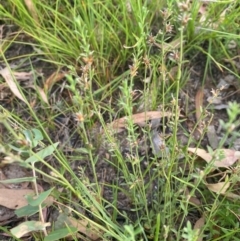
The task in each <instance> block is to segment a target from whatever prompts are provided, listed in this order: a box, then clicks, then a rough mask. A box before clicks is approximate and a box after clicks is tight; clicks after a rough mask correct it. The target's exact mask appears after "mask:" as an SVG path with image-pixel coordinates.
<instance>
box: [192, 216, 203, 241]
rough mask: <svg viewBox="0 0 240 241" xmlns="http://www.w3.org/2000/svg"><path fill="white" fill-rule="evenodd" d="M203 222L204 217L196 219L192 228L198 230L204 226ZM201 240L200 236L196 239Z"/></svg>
mask: <svg viewBox="0 0 240 241" xmlns="http://www.w3.org/2000/svg"><path fill="white" fill-rule="evenodd" d="M204 224H205V218H204V217H201V218H199V219H198V220H197V221H196V223H195V224H194V227H193V229H194V230H200V229H201V228H202V227H203V226H204ZM202 240H203V238H202V236H199V237H198V239H197V241H202Z"/></svg>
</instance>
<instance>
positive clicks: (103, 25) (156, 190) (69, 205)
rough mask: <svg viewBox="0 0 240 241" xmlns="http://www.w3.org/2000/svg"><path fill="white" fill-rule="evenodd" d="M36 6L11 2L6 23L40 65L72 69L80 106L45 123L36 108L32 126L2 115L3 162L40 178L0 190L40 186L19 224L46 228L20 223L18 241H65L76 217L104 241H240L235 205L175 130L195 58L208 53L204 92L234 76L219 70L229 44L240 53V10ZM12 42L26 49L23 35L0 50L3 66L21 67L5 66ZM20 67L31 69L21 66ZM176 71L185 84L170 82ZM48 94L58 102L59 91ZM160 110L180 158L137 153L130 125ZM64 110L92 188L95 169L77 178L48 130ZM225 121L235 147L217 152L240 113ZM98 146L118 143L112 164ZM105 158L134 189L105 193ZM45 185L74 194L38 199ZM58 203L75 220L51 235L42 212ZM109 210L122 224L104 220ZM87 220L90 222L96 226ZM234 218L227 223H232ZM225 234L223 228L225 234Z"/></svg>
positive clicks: (139, 4)
mask: <svg viewBox="0 0 240 241" xmlns="http://www.w3.org/2000/svg"><path fill="white" fill-rule="evenodd" d="M29 2H31V3H32V6H31V7H29V6H28V5H27V1H22V0H9V1H6V2H5V3H3V4H2V5H0V15H1V16H2V18H3V19H4V21H6V23H7V24H14V25H17V26H18V28H19V31H20V32H22V33H24V34H25V35H26V36H28V38H31V43H30V45H31V46H32V47H33V49H34V54H33V55H34V56H35V57H38V58H41V59H43V60H44V61H47V62H50V63H52V64H54V65H57V66H58V68H60V69H64V70H66V72H67V74H66V76H65V77H66V82H64V85H63V86H61V88H63V89H65V90H67V91H68V94H69V96H70V97H71V102H69V103H70V104H69V103H67V100H66V103H64V104H63V103H60V104H61V105H60V104H59V103H58V104H59V105H58V106H57V104H56V103H53V106H50V105H49V106H47V108H45V106H44V107H42V106H41V108H42V109H43V110H44V115H45V116H46V118H45V119H44V118H41V113H37V112H36V111H35V109H34V108H33V107H32V106H31V105H30V104H27V105H26V106H25V107H26V110H25V111H26V112H27V113H28V115H29V116H30V117H31V121H29V122H25V121H24V120H22V119H21V117H20V116H18V114H17V112H16V110H15V109H14V108H13V109H12V111H11V113H10V112H8V111H6V109H5V108H3V107H1V113H0V122H1V124H2V125H3V126H4V128H5V129H6V131H7V133H8V134H9V135H8V140H9V141H7V143H5V144H4V143H0V151H1V153H2V154H3V156H4V158H5V156H6V157H8V160H9V159H10V161H12V162H18V163H20V165H22V166H24V167H25V168H31V170H32V174H33V175H32V177H26V178H19V179H10V180H1V181H0V183H3V184H8V183H21V182H23V181H24V182H26V181H28V182H31V183H33V186H34V188H35V192H36V196H34V197H27V201H28V205H27V206H26V207H23V208H21V209H18V210H16V211H15V213H16V214H17V215H18V217H24V216H26V217H28V216H32V215H33V214H36V213H38V212H39V216H40V219H41V222H36V221H31V222H29V221H27V222H24V223H22V224H20V225H19V226H17V227H15V228H13V229H11V232H12V235H13V236H16V237H21V236H20V235H23V234H24V233H28V232H32V231H39V230H43V231H44V234H45V238H43V240H44V241H48V240H59V239H61V238H64V237H66V236H68V235H69V234H70V235H72V234H74V233H75V232H77V231H78V230H77V229H76V228H74V227H71V226H70V225H69V223H67V222H65V221H66V219H67V217H68V215H69V216H71V215H72V216H74V217H76V218H77V219H78V220H84V221H87V223H88V224H89V226H91V227H93V229H94V230H95V229H96V230H98V231H99V236H102V237H100V238H103V239H104V240H109V241H110V240H113V239H114V240H129V241H130V240H131V241H137V240H142V241H147V240H154V241H158V240H182V238H184V239H185V240H189V241H195V240H198V238H199V237H200V236H204V235H205V233H207V234H208V237H210V238H212V240H214V235H215V234H216V233H217V235H218V237H219V238H218V240H220V238H224V240H227V239H228V240H233V238H234V235H236V234H238V231H235V230H239V225H238V224H236V222H235V221H237V218H236V217H238V214H237V213H238V209H237V208H236V206H237V205H235V204H234V203H233V202H229V201H227V200H226V198H223V197H222V196H221V195H216V194H213V193H212V192H210V191H209V190H206V186H205V182H204V181H205V180H204V177H205V176H204V175H207V174H208V172H209V171H210V170H207V169H206V170H203V171H201V172H200V171H199V170H198V168H196V166H195V163H194V160H193V158H192V156H191V155H190V154H189V153H188V152H187V147H188V146H186V147H184V148H182V147H181V148H179V143H178V139H177V131H178V128H179V111H180V107H179V99H180V97H181V96H180V92H181V88H182V87H183V85H184V84H187V77H188V76H189V69H188V68H187V67H186V66H187V65H188V63H189V61H191V58H192V56H194V54H195V53H199V52H201V53H202V54H203V55H204V56H205V57H206V65H205V66H206V67H205V73H204V76H203V80H202V81H203V83H204V82H205V80H206V75H207V73H208V71H209V69H210V68H211V65H216V66H217V67H218V68H219V69H220V70H224V69H225V70H229V67H226V66H224V65H223V64H221V63H220V61H219V60H221V59H224V58H227V57H229V56H228V55H229V53H228V51H227V46H228V44H229V43H230V42H231V40H234V41H235V42H236V43H238V44H239V41H240V37H239V35H238V27H239V20H238V16H239V6H238V3H236V2H237V1H236V2H235V1H215V2H211V3H210V4H209V6H208V11H206V10H205V9H204V8H203V7H202V4H201V1H197V0H196V1H172V0H165V1H160V0H152V1H140V0H138V1H136V0H129V1H114V0H104V1H93V0H86V1H80V0H73V1H67V0H64V1H60V0H57V1H48V0H42V1H29ZM190 2H192V5H191V3H190ZM199 12H200V14H199ZM222 16H224V17H222ZM21 41H22V40H21ZM14 43H19V40H18V36H16V39H15V38H11V37H8V38H7V39H6V40H3V44H2V43H1V44H2V52H1V53H0V54H1V55H0V56H1V57H2V59H3V62H11V61H12V59H11V57H8V58H7V57H6V56H5V55H6V52H7V51H8V50H9V49H10V48H11V45H12V44H14ZM21 44H24V41H23V43H22V42H21ZM28 57H29V58H30V56H28ZM14 58H15V59H18V58H19V59H21V58H23V56H21V55H19V56H16V57H14ZM6 64H8V63H6ZM185 67H186V68H185ZM234 68H235V67H234V66H232V70H231V72H232V73H233V74H234V75H235V76H237V75H238V73H237V71H236V69H234ZM172 70H175V71H176V73H175V74H172ZM139 93H140V94H139ZM38 94H39V93H38ZM47 94H49V95H50V94H51V93H50V91H49V93H47ZM58 94H59V95H60V93H57V94H56V95H58ZM138 95H140V96H141V98H138ZM38 97H39V96H38ZM29 101H30V100H29ZM64 101H65V100H64ZM39 105H41V104H39ZM158 107H159V108H162V109H161V110H163V111H166V110H167V111H168V110H170V113H171V116H172V117H171V118H169V120H167V121H166V120H165V119H164V120H163V134H165V130H166V129H167V128H169V129H171V130H172V135H171V137H170V138H169V141H168V145H169V149H170V151H169V152H168V153H167V152H164V151H163V154H161V155H159V156H153V157H149V156H148V155H146V157H145V158H143V157H142V156H141V155H139V153H140V151H141V146H138V145H137V144H136V143H138V142H139V134H138V131H139V129H137V128H136V125H135V124H134V121H133V119H132V118H131V116H132V114H133V113H134V112H140V111H139V110H141V111H146V112H147V111H150V110H153V109H154V110H157V108H158ZM39 108H40V107H39ZM56 109H58V110H60V112H61V113H62V114H66V113H67V114H68V115H70V116H73V117H74V118H75V121H76V122H77V124H76V130H74V134H77V135H79V136H80V137H81V141H82V142H83V143H84V144H83V146H82V147H80V148H78V149H76V150H73V152H74V151H75V152H74V154H75V153H77V154H76V156H75V157H74V158H75V160H81V159H83V158H84V159H86V160H87V161H88V165H89V167H90V168H91V170H92V174H91V175H92V180H91V181H90V180H89V178H88V176H87V174H86V173H85V170H80V169H79V173H76V172H74V171H73V170H72V163H71V158H72V156H71V154H68V153H67V152H66V151H64V147H63V146H62V145H60V143H58V142H56V143H54V142H55V141H53V140H52V139H51V138H52V137H51V135H50V134H49V133H48V131H47V129H48V127H49V126H48V124H49V123H48V121H49V122H51V121H53V120H54V118H55V115H54V117H53V116H52V113H54V110H56ZM45 112H46V113H45ZM227 113H228V115H229V121H228V122H227V123H225V122H221V125H222V127H223V128H224V129H225V130H226V136H225V137H223V138H222V141H221V143H220V145H219V148H220V147H222V146H223V144H224V141H225V140H226V139H227V137H228V135H229V134H230V133H231V132H232V131H233V130H234V129H235V127H236V126H238V125H239V122H238V121H237V117H238V115H239V113H240V111H239V105H238V104H236V103H230V104H229V108H228V109H227ZM122 116H127V117H126V118H125V119H126V122H125V124H126V133H127V134H126V137H125V139H126V141H127V142H128V144H129V148H128V149H129V153H127V155H126V156H124V155H123V154H122V153H121V150H120V145H121V144H119V143H118V140H117V138H116V136H115V135H112V133H111V130H110V129H109V125H107V124H106V121H107V122H111V121H113V120H114V119H116V118H118V117H122ZM203 117H204V115H203ZM96 123H97V124H99V123H100V124H101V132H100V131H99V132H100V134H99V133H97V134H96V133H94V134H92V132H91V130H92V128H93V127H94V125H95V124H96ZM16 127H17V128H16ZM46 127H47V128H46ZM195 128H197V125H196V126H195ZM141 132H142V134H144V136H145V137H146V138H148V139H150V140H151V138H152V135H153V134H152V133H151V129H150V128H149V127H144V128H141ZM91 135H94V138H92V137H91ZM97 135H101V136H102V137H103V139H100V141H99V142H100V145H101V144H102V143H104V142H106V143H108V146H107V148H106V149H107V151H108V152H109V153H107V155H111V157H112V158H111V159H110V160H105V159H107V157H104V156H100V157H99V156H98V155H97V156H96V153H97V152H96V150H97V147H96V146H93V145H92V142H93V141H92V139H97ZM236 136H237V134H236ZM95 137H96V138H95ZM189 138H192V137H189ZM0 140H1V139H0ZM94 141H95V140H94ZM199 143H200V141H199ZM144 144H145V143H144ZM147 144H148V143H147ZM210 149H211V148H209V150H210ZM71 151H72V150H71ZM211 151H212V150H211ZM212 152H213V151H212ZM51 156H52V157H54V160H55V164H56V165H54V166H53V165H51V164H50V163H49V162H48V161H47V158H49V157H51ZM179 156H183V157H184V163H183V164H182V165H181V166H178V164H177V163H178V161H179ZM98 158H100V159H104V160H105V161H106V162H108V164H109V165H110V166H111V168H115V169H117V170H118V172H117V173H118V177H117V179H116V180H123V181H122V183H123V184H124V185H123V184H122V183H121V182H120V181H119V183H118V181H117V183H114V182H113V183H104V184H103V183H100V182H99V176H98V173H97V170H96V166H97V165H96V164H97V162H98ZM143 163H144V165H145V168H143ZM42 167H44V168H46V169H47V170H48V172H45V171H43V170H44V169H42ZM187 167H188V168H189V169H187ZM186 173H187V174H186ZM38 175H40V176H41V177H42V178H43V179H44V180H47V181H48V182H49V183H50V185H51V186H53V187H55V186H58V187H60V189H63V190H64V191H63V192H61V191H59V190H56V189H54V188H50V189H49V190H47V191H45V192H42V193H38V188H37V183H38V181H39V180H40V179H39V176H38ZM236 176H237V175H235V178H236ZM146 180H147V181H146ZM193 180H194V181H193ZM226 180H227V178H226ZM230 181H232V180H230ZM230 181H229V182H230ZM233 182H234V181H233ZM236 182H237V181H236V180H235V183H236ZM104 185H106V186H108V187H111V188H112V193H113V200H112V202H109V201H107V200H104V198H103V192H104ZM53 189H54V190H53ZM189 190H190V191H189ZM120 192H122V193H124V195H126V197H127V198H129V200H131V202H132V205H133V207H132V209H131V210H130V211H131V212H133V213H134V214H135V215H136V218H135V219H132V218H131V217H128V216H127V213H125V212H124V211H122V212H120V211H119V210H118V199H117V198H118V193H120ZM149 193H152V196H151V202H149V200H148V196H149ZM50 194H52V195H53V196H55V197H56V198H57V201H58V202H59V203H60V205H59V206H61V204H62V206H64V208H66V209H67V210H68V214H66V215H65V214H64V215H65V216H64V215H63V216H64V218H63V219H62V220H60V221H62V226H61V228H59V229H57V228H56V226H57V225H58V224H59V223H56V226H55V227H51V228H52V230H51V231H49V232H50V233H47V231H46V227H47V226H48V223H45V222H44V220H43V219H42V209H43V208H45V207H46V204H45V203H44V201H45V200H46V198H47V197H49V196H50ZM196 195H198V196H199V197H201V200H202V203H201V204H194V203H190V201H189V198H190V197H195V196H196ZM61 208H62V207H61ZM107 208H109V209H111V210H112V213H110V212H108V211H106V210H107ZM59 209H60V208H59ZM62 209H63V208H62ZM60 211H63V210H60ZM65 211H66V210H65ZM196 212H198V213H197V215H199V213H201V214H202V215H203V216H204V217H205V218H206V223H205V224H204V226H203V227H201V228H199V229H195V228H194V227H193V223H190V222H189V221H187V222H185V221H186V219H187V218H188V217H189V216H191V215H195V214H196ZM89 213H90V214H91V217H90V215H87V214H89ZM192 213H193V214H192ZM226 213H227V217H225V216H224V215H225V214H226ZM233 213H234V214H233ZM63 216H60V218H62V217H63ZM117 216H120V217H123V220H124V223H123V224H122V223H118V220H117ZM58 221H59V220H58ZM37 225H39V226H37ZM216 226H217V227H219V228H218V229H216ZM21 230H22V231H21ZM233 230H234V231H233ZM73 236H74V235H73ZM215 240H216V239H215Z"/></svg>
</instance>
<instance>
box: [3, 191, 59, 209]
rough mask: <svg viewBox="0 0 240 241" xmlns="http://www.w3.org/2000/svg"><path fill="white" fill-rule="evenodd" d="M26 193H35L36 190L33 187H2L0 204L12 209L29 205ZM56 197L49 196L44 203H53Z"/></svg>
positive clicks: (48, 204)
mask: <svg viewBox="0 0 240 241" xmlns="http://www.w3.org/2000/svg"><path fill="white" fill-rule="evenodd" d="M26 195H34V191H33V190H32V189H8V188H1V189H0V205H2V206H4V207H7V208H10V209H18V208H21V207H24V206H26V205H28V202H27V199H26V198H25V196H26ZM53 201H54V198H53V197H51V196H49V197H47V198H46V199H45V201H44V203H46V204H47V206H50V205H52V203H53Z"/></svg>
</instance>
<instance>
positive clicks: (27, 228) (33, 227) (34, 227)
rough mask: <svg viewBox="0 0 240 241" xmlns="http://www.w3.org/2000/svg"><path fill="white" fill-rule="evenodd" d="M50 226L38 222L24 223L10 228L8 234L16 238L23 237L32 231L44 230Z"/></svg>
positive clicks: (49, 224)
mask: <svg viewBox="0 0 240 241" xmlns="http://www.w3.org/2000/svg"><path fill="white" fill-rule="evenodd" d="M49 226H51V223H43V222H40V221H26V222H23V223H21V224H19V225H18V226H16V227H14V228H12V229H11V230H10V232H11V233H12V234H13V235H14V236H15V237H17V238H21V237H24V236H25V235H26V234H28V233H30V232H34V231H39V230H45V229H46V227H49Z"/></svg>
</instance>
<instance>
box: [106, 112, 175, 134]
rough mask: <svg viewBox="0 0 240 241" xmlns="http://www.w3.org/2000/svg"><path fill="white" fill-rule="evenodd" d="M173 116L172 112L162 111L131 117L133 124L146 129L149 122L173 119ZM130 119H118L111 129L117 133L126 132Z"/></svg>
mask: <svg viewBox="0 0 240 241" xmlns="http://www.w3.org/2000/svg"><path fill="white" fill-rule="evenodd" d="M172 115H173V114H172V113H171V112H162V111H148V112H142V113H137V114H134V115H132V116H131V119H132V122H133V123H134V124H137V125H139V126H141V127H144V126H146V125H147V121H149V120H154V119H159V118H162V117H171V116H172ZM128 118H130V117H127V116H125V117H122V118H120V119H117V120H115V121H113V122H111V123H110V124H109V127H111V128H113V129H114V130H116V132H117V133H120V132H122V131H124V129H125V128H126V127H127V119H128Z"/></svg>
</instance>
